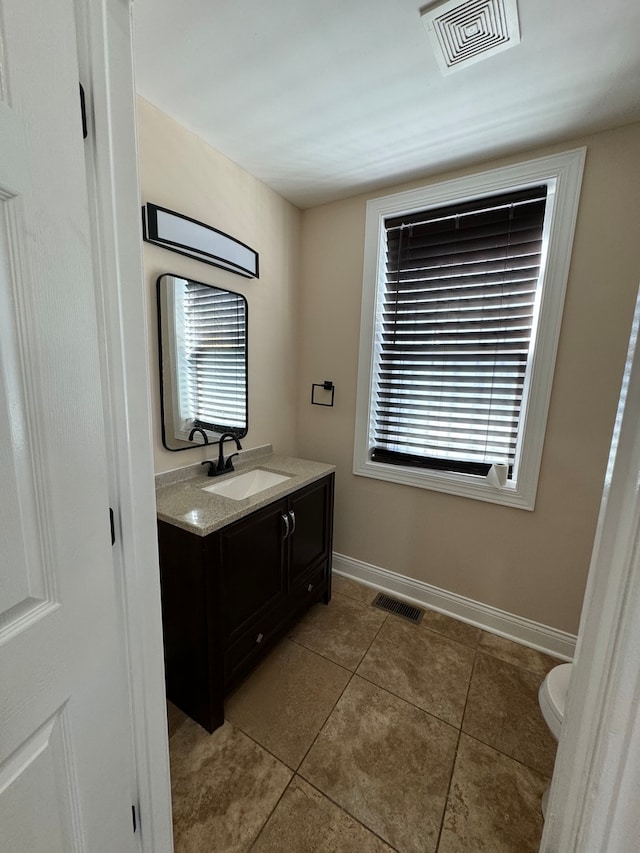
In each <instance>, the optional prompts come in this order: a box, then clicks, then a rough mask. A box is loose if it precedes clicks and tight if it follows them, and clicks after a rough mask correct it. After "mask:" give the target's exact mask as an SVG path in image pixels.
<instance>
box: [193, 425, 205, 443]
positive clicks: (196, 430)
mask: <svg viewBox="0 0 640 853" xmlns="http://www.w3.org/2000/svg"><path fill="white" fill-rule="evenodd" d="M197 432H199V433H200V434H201V435H202V437H203V439H204V442H203V444H209V437H208V436H207V434H206V432H205V431H204V430H203V429H202V427H199V426H194V428H193V429H192V430H191V432H190V433H189V441H193V436H194V435H195V434H196V433H197Z"/></svg>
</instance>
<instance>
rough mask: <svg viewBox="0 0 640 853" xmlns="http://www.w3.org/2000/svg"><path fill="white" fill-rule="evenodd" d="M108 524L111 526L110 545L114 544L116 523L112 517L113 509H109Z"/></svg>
mask: <svg viewBox="0 0 640 853" xmlns="http://www.w3.org/2000/svg"><path fill="white" fill-rule="evenodd" d="M109 524H110V525H111V544H112V545H115V544H116V522H115V519H114V517H113V509H112V508H111V507H109Z"/></svg>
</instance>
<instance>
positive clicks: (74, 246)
mask: <svg viewBox="0 0 640 853" xmlns="http://www.w3.org/2000/svg"><path fill="white" fill-rule="evenodd" d="M0 45H1V51H0V53H1V55H0V483H1V484H2V488H1V490H0V537H1V539H0V563H1V565H0V826H1V827H2V829H1V830H0V832H1V833H2V841H1V842H0V846H2V848H3V851H4V849H5V846H6V845H8V847H7V849H8V850H10V851H12V853H13V851H16V853H18V851H19V853H25V851H29V853H31V851H36V852H37V853H39V852H40V851H41V850H42V851H45V850H46V851H57V850H61V851H62V850H64V851H65V853H66V851H74V853H75V851H90V853H103V851H104V853H107V851H109V853H113V851H116V850H117V851H118V853H128V851H133V850H136V849H137V847H138V842H137V837H136V836H134V834H133V831H132V825H131V804H132V803H133V802H135V799H136V794H135V773H134V763H133V745H132V736H131V720H130V711H129V707H130V706H129V693H128V683H127V669H126V657H125V649H124V631H123V620H122V607H121V603H120V601H119V597H118V587H117V584H116V578H115V577H114V567H113V562H112V558H111V547H110V536H109V516H108V506H109V500H108V498H109V496H108V488H107V476H106V459H105V451H104V445H105V438H104V424H103V420H102V417H103V415H102V411H103V409H102V399H101V390H100V389H101V377H100V366H99V353H98V338H97V324H96V312H95V301H94V300H95V296H94V285H93V272H92V256H91V245H90V232H89V220H88V198H87V188H86V176H85V166H84V152H83V141H82V132H81V122H80V112H79V94H78V82H79V81H78V69H77V52H78V51H77V44H76V35H75V21H74V3H73V2H71V0H47V2H46V3H42V2H40V0H0ZM7 839H9V841H7Z"/></svg>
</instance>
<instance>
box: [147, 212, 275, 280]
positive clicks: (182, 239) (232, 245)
mask: <svg viewBox="0 0 640 853" xmlns="http://www.w3.org/2000/svg"><path fill="white" fill-rule="evenodd" d="M142 235H143V237H144V239H145V240H146V242H147V243H154V244H155V245H157V246H162V247H163V248H164V249H170V250H171V251H172V252H177V253H178V254H179V255H186V256H187V257H189V258H195V259H196V260H198V261H204V263H205V264H212V265H213V266H214V267H221V268H222V269H226V270H230V271H231V272H235V273H237V274H238V275H242V276H244V277H245V278H258V253H257V252H255V251H254V250H253V249H251V248H250V247H249V246H247V245H245V244H244V243H241V242H240V240H236V239H235V238H234V237H230V236H229V235H228V234H225V233H224V232H222V231H218V229H217V228H212V227H211V226H210V225H205V224H204V222H198V220H197V219H191V218H190V217H189V216H184V215H183V214H181V213H176V212H175V211H173V210H168V209H167V208H166V207H159V206H158V205H157V204H151V203H147V204H145V205H144V206H143V208H142Z"/></svg>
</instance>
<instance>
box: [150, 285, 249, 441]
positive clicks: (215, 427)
mask: <svg viewBox="0 0 640 853" xmlns="http://www.w3.org/2000/svg"><path fill="white" fill-rule="evenodd" d="M165 276H170V277H172V278H182V279H187V277H186V276H183V275H179V274H178V273H171V272H165V273H162V274H161V275H159V276H158V278H157V279H156V309H157V326H158V381H159V385H160V425H161V430H162V446H163V447H164V448H165V450H169V451H170V452H171V453H180V452H181V451H183V450H194V449H195V448H197V447H205V446H206V445H205V444H203V443H202V442H193V443H192V444H188V445H187V446H186V447H169V445H168V444H167V434H166V428H165V422H164V421H165V419H164V412H165V403H166V394H165V383H164V379H165V377H164V372H165V371H164V367H163V362H164V358H163V356H164V349H163V345H162V339H163V334H162V309H161V305H160V288H161V280H162V279H163V278H164V277H165ZM187 280H188V281H192V282H193V283H194V284H201V285H203V286H204V287H211V288H215V289H216V290H225V291H226V292H227V293H232V294H233V295H234V296H239V297H240V298H241V299H243V300H244V303H245V320H246V330H247V333H246V336H245V347H244V357H245V365H246V380H245V412H246V419H245V427H244V429H237V428H236V427H229V426H225V425H222V424H205V423H203V424H200V422H195V423H194V426H195V427H198V426H201V427H202V428H204V429H205V430H209V431H210V432H216V433H218V432H219V433H220V434H223V433H225V432H229V433H232V434H233V435H234V436H235V437H236V438H238V439H240V438H244V437H245V435H246V434H247V433H248V431H249V302H248V300H247V298H246V296H244V294H242V293H238V292H237V291H235V290H229V289H228V288H226V287H219V286H218V285H217V284H208V283H207V282H205V281H195V279H192V278H190V279H187ZM209 443H213V444H215V440H214V441H213V442H209Z"/></svg>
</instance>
